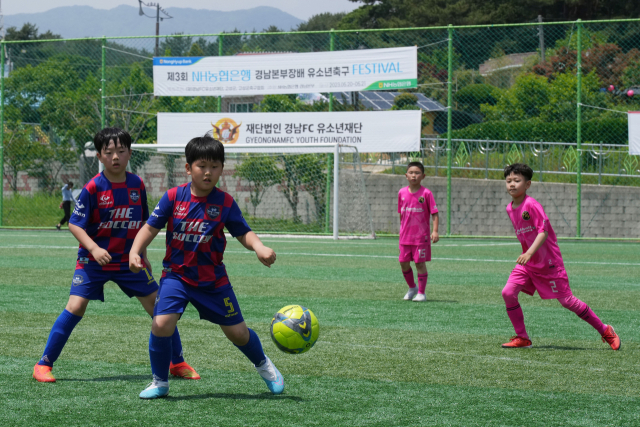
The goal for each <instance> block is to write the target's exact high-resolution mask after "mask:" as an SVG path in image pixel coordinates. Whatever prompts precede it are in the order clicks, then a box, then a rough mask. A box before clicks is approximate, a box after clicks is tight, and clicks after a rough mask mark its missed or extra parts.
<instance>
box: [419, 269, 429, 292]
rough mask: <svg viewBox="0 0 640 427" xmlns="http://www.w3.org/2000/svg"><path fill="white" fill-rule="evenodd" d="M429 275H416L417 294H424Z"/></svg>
mask: <svg viewBox="0 0 640 427" xmlns="http://www.w3.org/2000/svg"><path fill="white" fill-rule="evenodd" d="M428 277H429V273H424V274H418V293H419V294H424V292H425V291H426V289H427V278H428Z"/></svg>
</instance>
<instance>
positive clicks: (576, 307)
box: [558, 295, 586, 313]
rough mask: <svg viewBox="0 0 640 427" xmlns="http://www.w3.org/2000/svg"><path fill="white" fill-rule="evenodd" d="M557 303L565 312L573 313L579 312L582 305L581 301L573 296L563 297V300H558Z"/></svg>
mask: <svg viewBox="0 0 640 427" xmlns="http://www.w3.org/2000/svg"><path fill="white" fill-rule="evenodd" d="M558 302H559V303H560V305H562V306H563V307H564V308H566V309H567V310H571V311H573V312H574V313H577V312H578V311H581V310H580V309H581V308H582V307H581V306H582V305H583V304H584V303H583V302H582V301H580V300H579V299H578V298H576V297H574V296H573V295H569V296H568V297H564V298H558ZM585 305H586V304H585Z"/></svg>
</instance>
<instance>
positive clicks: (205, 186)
mask: <svg viewBox="0 0 640 427" xmlns="http://www.w3.org/2000/svg"><path fill="white" fill-rule="evenodd" d="M185 168H186V170H187V175H191V185H192V186H194V187H195V188H197V189H198V190H200V191H202V192H209V191H211V190H213V188H214V187H215V186H216V184H217V183H218V180H219V179H220V176H221V175H222V170H223V169H224V165H223V164H222V162H221V161H220V160H215V161H212V160H196V161H195V162H193V163H192V164H189V163H187V164H186V166H185Z"/></svg>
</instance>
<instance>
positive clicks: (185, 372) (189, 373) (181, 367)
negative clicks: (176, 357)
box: [169, 362, 200, 380]
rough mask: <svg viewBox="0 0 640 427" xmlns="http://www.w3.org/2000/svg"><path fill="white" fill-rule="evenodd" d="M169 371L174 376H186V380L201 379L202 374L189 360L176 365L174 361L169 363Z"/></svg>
mask: <svg viewBox="0 0 640 427" xmlns="http://www.w3.org/2000/svg"><path fill="white" fill-rule="evenodd" d="M169 372H171V375H173V376H174V377H180V378H184V379H185V380H199V379H200V375H198V373H197V372H196V370H195V369H193V368H192V367H191V366H189V364H188V363H187V362H181V363H178V364H177V365H174V364H173V362H171V364H170V365H169Z"/></svg>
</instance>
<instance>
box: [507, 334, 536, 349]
mask: <svg viewBox="0 0 640 427" xmlns="http://www.w3.org/2000/svg"><path fill="white" fill-rule="evenodd" d="M531 347H532V344H531V340H530V339H527V338H524V337H519V336H517V335H516V336H513V337H511V338H509V342H508V343H506V344H502V348H531Z"/></svg>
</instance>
